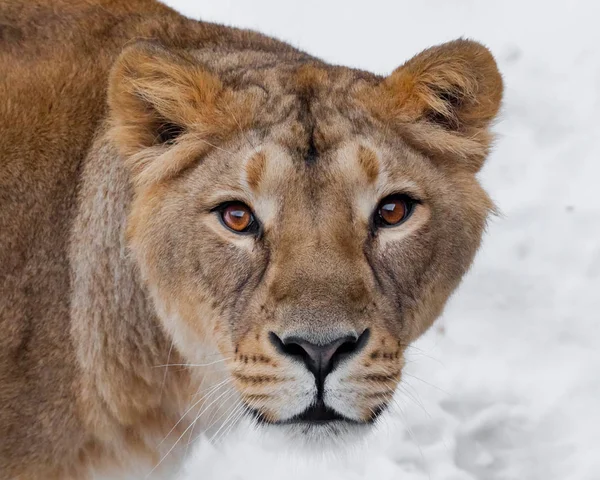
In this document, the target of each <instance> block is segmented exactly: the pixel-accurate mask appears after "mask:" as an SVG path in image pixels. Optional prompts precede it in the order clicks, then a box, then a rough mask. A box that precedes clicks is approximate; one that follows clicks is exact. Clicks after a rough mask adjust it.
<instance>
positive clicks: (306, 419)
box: [247, 400, 385, 426]
mask: <svg viewBox="0 0 600 480" xmlns="http://www.w3.org/2000/svg"><path fill="white" fill-rule="evenodd" d="M247 410H248V412H249V413H250V414H251V415H252V416H253V417H254V418H255V419H256V421H257V422H258V423H260V424H266V425H303V426H326V425H330V424H333V423H346V424H354V425H365V424H371V423H374V422H375V420H376V419H377V417H379V415H380V414H381V413H382V412H383V411H384V410H385V407H381V408H379V409H377V410H375V411H374V412H373V415H372V416H371V418H369V419H368V420H365V421H360V420H355V419H353V418H349V417H346V416H345V415H342V414H340V413H339V412H337V411H335V410H334V409H332V408H330V407H328V406H327V405H325V402H323V401H322V400H319V401H317V402H316V403H314V404H312V405H311V406H310V407H308V408H307V409H306V410H304V411H303V412H301V413H299V414H297V415H294V416H293V417H291V418H288V419H286V420H276V421H273V420H270V419H268V418H266V417H265V416H264V415H263V414H262V413H261V412H260V411H258V410H255V409H252V408H250V407H247Z"/></svg>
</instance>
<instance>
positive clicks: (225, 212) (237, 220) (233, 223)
mask: <svg viewBox="0 0 600 480" xmlns="http://www.w3.org/2000/svg"><path fill="white" fill-rule="evenodd" d="M221 220H222V221H223V224H224V225H225V226H226V227H227V228H229V229H230V230H233V231H234V232H246V231H248V230H249V228H250V227H251V226H252V224H253V223H254V215H253V214H252V211H251V210H250V207H248V206H247V205H244V204H243V203H239V202H236V203H230V204H228V205H226V206H225V207H224V208H223V209H222V210H221Z"/></svg>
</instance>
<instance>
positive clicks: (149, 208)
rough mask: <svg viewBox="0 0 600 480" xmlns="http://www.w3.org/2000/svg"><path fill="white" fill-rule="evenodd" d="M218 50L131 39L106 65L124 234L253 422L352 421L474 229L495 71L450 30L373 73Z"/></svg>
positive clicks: (152, 286)
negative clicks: (122, 183) (125, 183)
mask: <svg viewBox="0 0 600 480" xmlns="http://www.w3.org/2000/svg"><path fill="white" fill-rule="evenodd" d="M239 61H240V59H238V58H232V59H230V63H234V64H235V62H239ZM246 61H247V60H246ZM226 66H228V67H231V65H230V64H228V63H227V62H223V61H221V64H217V65H212V66H210V67H207V66H206V62H205V60H203V59H202V58H201V57H200V56H199V55H194V54H193V53H189V52H187V53H181V52H180V53H177V54H175V53H172V52H165V51H163V50H162V49H160V48H158V47H155V46H148V45H141V46H140V45H137V46H134V47H131V48H130V49H128V50H127V51H126V52H125V53H123V55H122V57H121V59H120V61H119V63H118V64H117V65H116V66H115V69H114V71H113V76H112V79H111V87H110V95H109V98H110V106H111V112H112V118H113V122H114V123H113V128H112V131H111V135H112V138H113V139H114V141H115V143H116V144H117V145H118V147H119V149H120V151H121V153H122V155H123V156H124V158H125V161H127V162H128V164H129V165H130V168H131V172H132V181H133V183H134V187H135V198H134V203H133V206H132V211H131V215H130V218H129V230H128V235H129V242H130V245H131V248H132V250H133V253H134V255H135V258H136V260H137V261H138V263H139V265H140V269H141V271H142V274H143V277H144V279H145V281H146V283H147V286H148V290H149V291H150V293H151V294H152V297H153V299H154V302H155V305H156V308H157V311H158V314H159V316H160V318H161V320H162V322H163V323H164V326H165V328H166V329H167V331H168V332H170V334H171V335H172V336H173V338H174V340H175V342H176V344H177V346H178V348H179V349H180V351H181V354H182V355H183V356H184V357H186V358H187V359H189V361H190V362H197V363H201V362H202V361H203V360H204V361H205V360H206V358H207V352H219V353H220V355H221V356H222V357H223V359H224V363H225V365H226V371H227V376H228V377H229V379H230V380H231V381H232V382H233V384H234V386H235V389H236V392H237V395H238V396H239V399H240V400H241V401H242V402H243V405H244V408H245V409H246V411H247V413H248V414H249V415H251V416H253V417H254V418H255V420H257V422H258V423H259V424H263V425H273V426H277V427H281V428H285V429H286V431H288V432H290V433H294V434H298V435H301V436H305V435H306V434H310V435H311V436H314V435H315V434H317V435H319V434H325V435H327V436H330V435H331V434H336V435H340V434H343V433H344V432H355V431H357V430H359V429H361V428H364V427H367V426H368V425H370V424H372V423H373V422H374V421H375V420H376V419H377V418H378V416H379V415H380V413H381V412H383V411H384V410H385V409H386V407H387V406H388V404H389V402H390V400H391V398H392V395H393V393H394V391H395V389H396V387H397V385H398V382H399V381H400V380H401V377H402V367H403V362H404V360H403V358H404V352H405V349H406V347H407V346H408V345H409V344H410V342H412V341H413V340H414V339H416V338H417V337H418V336H419V335H420V334H421V333H423V332H424V331H425V330H426V329H427V328H428V327H429V326H430V325H431V324H432V322H433V321H434V320H435V319H436V318H437V316H438V315H439V314H440V313H441V311H442V309H443V307H444V304H445V302H446V300H447V298H448V296H449V295H450V294H451V293H452V291H453V290H454V289H455V288H456V286H457V285H458V283H459V281H460V279H461V277H462V276H463V274H464V273H465V271H466V270H467V269H468V267H469V265H470V264H471V261H472V259H473V257H474V255H475V252H476V250H477V248H478V246H479V243H480V240H481V235H482V232H483V229H484V226H485V220H486V216H487V214H488V212H489V210H490V208H491V207H492V205H491V202H490V201H489V199H488V197H487V196H486V194H485V193H484V192H483V190H482V189H481V187H480V186H479V184H478V183H477V181H476V179H475V173H476V172H477V170H478V169H479V168H480V166H481V163H482V161H483V158H484V157H485V154H486V152H487V148H488V145H489V139H490V136H489V133H488V132H487V127H488V125H489V122H490V121H491V120H492V118H493V117H494V115H495V114H496V112H497V110H498V106H499V102H500V95H501V80H500V77H499V75H498V73H497V70H496V69H495V64H494V63H493V59H492V57H491V56H490V54H489V53H488V52H487V50H485V49H484V48H483V47H481V46H479V45H478V44H474V43H472V42H465V41H458V42H453V43H450V44H446V45H444V46H442V47H438V48H437V49H431V50H428V51H426V52H424V53H422V54H421V55H419V56H417V57H415V59H413V60H411V61H410V62H408V63H407V64H406V65H405V66H403V67H401V68H400V69H398V70H397V71H396V72H394V73H393V74H392V75H391V76H390V77H388V78H387V79H380V78H378V77H375V76H371V75H368V74H365V73H363V72H356V71H353V70H350V69H344V68H337V67H336V68H333V67H328V66H326V65H323V64H321V63H317V62H314V63H309V64H306V63H298V62H296V61H290V63H289V64H282V65H278V66H277V67H261V66H260V65H259V66H256V65H255V66H248V68H246V69H245V70H244V71H243V73H242V74H239V73H238V74H231V73H224V71H225V70H226V71H227V72H231V71H232V69H231V68H228V69H226V68H225V67H226ZM235 71H239V69H238V70H235Z"/></svg>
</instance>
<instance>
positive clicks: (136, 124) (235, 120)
mask: <svg viewBox="0 0 600 480" xmlns="http://www.w3.org/2000/svg"><path fill="white" fill-rule="evenodd" d="M250 100H251V99H249V98H248V95H244V94H243V93H241V92H235V91H234V90H232V89H230V88H228V87H226V86H224V85H223V83H222V82H221V80H220V79H219V78H218V77H217V76H216V75H215V74H213V73H211V72H209V71H208V70H207V69H206V68H205V67H204V66H202V65H200V64H199V63H198V62H197V61H195V60H194V59H193V58H191V57H189V56H187V55H186V54H185V53H178V52H174V51H170V50H167V49H166V48H164V47H162V46H159V45H156V44H153V43H149V42H137V43H135V44H133V45H131V46H129V47H127V48H126V49H125V50H124V51H123V52H122V53H121V55H120V56H119V58H118V59H117V61H116V63H115V65H114V67H113V69H112V71H111V75H110V79H109V86H108V104H109V109H110V118H111V122H112V128H111V137H112V139H113V140H114V142H115V143H116V146H117V147H118V149H119V152H120V153H121V154H122V155H123V156H124V157H125V158H126V159H127V163H128V165H129V166H130V168H131V169H132V170H133V173H134V175H136V176H143V177H146V180H147V179H148V178H150V179H156V178H158V177H160V176H162V174H163V173H165V172H171V173H172V172H174V171H176V170H179V169H181V168H183V167H184V166H185V165H182V163H183V162H185V159H184V157H182V156H181V155H179V156H178V157H177V158H175V156H174V155H164V153H165V152H166V151H167V150H168V149H169V148H170V147H173V146H176V145H177V144H179V143H181V139H182V138H184V137H186V136H187V138H190V137H193V138H196V139H202V140H205V142H204V144H206V145H208V144H211V145H214V144H215V143H218V142H220V141H222V140H224V139H225V138H226V137H227V136H229V135H231V133H232V132H233V131H234V130H236V129H239V128H244V127H247V126H248V122H249V121H250V116H251V115H250V114H251V112H252V105H251V104H252V102H251V101H250ZM232 112H236V115H235V117H234V116H233V114H232ZM196 143H201V142H196ZM148 169H149V171H148ZM136 180H137V179H136Z"/></svg>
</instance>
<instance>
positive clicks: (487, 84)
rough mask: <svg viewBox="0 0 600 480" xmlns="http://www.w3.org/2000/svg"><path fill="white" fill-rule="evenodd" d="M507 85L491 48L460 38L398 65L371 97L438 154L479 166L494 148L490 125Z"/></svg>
mask: <svg viewBox="0 0 600 480" xmlns="http://www.w3.org/2000/svg"><path fill="white" fill-rule="evenodd" d="M502 91H503V86H502V77H501V76H500V73H499V71H498V67H497V66H496V62H495V61H494V57H493V56H492V54H491V53H490V52H489V50H488V49H487V48H485V47H484V46H483V45H481V44H479V43H477V42H473V41H469V40H455V41H452V42H448V43H445V44H443V45H440V46H437V47H432V48H429V49H427V50H425V51H423V52H421V53H420V54H418V55H416V56H415V57H413V58H412V59H411V60H409V61H408V62H406V63H405V64H404V65H402V66H401V67H399V68H398V69H396V70H395V71H394V72H393V73H392V74H391V75H390V76H389V77H387V78H386V79H385V80H384V81H383V82H382V83H381V84H379V85H378V86H377V87H376V91H375V92H374V95H371V99H370V101H369V103H370V105H371V106H372V108H373V109H374V110H376V114H377V116H379V117H381V118H382V119H383V120H384V121H385V122H386V123H390V124H392V126H396V127H398V129H399V130H401V131H402V134H403V136H405V137H406V138H407V140H409V142H410V143H412V144H413V145H414V146H415V147H417V148H418V149H420V150H422V151H424V152H425V153H426V154H428V155H429V156H431V157H432V158H434V159H436V160H440V161H446V162H447V163H449V164H450V165H452V164H454V166H458V167H459V168H467V169H469V170H473V171H477V170H479V168H481V165H482V163H483V160H484V159H485V156H486V155H487V153H488V150H489V146H490V143H491V140H492V135H491V133H490V132H489V127H490V124H491V122H492V120H493V119H494V118H495V116H496V114H497V113H498V110H499V108H500V103H501V100H502ZM372 93H373V92H372Z"/></svg>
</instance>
